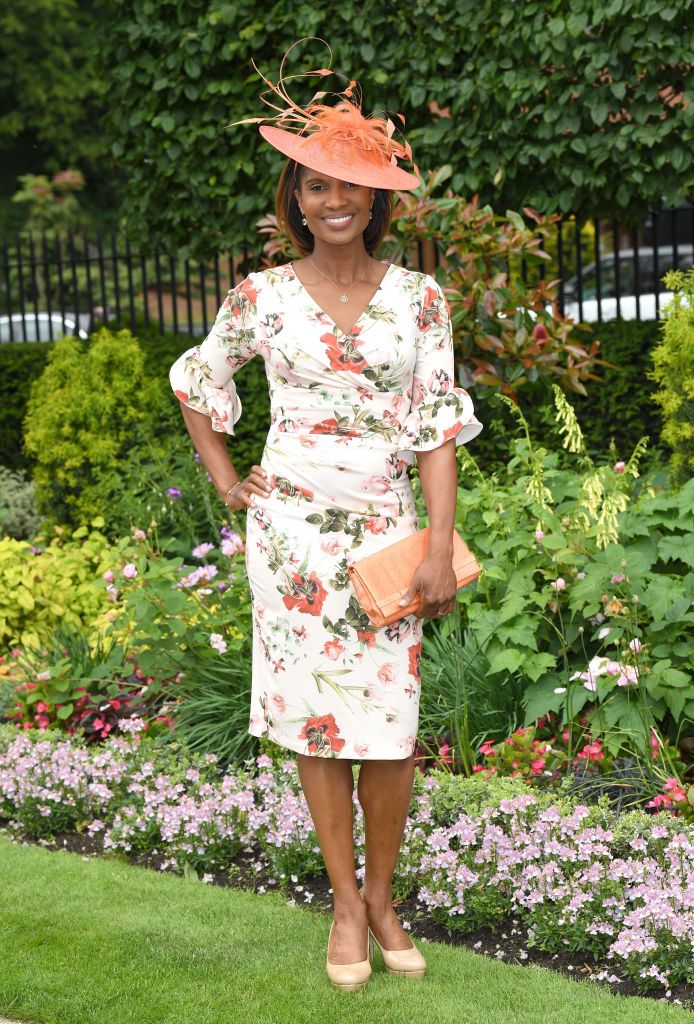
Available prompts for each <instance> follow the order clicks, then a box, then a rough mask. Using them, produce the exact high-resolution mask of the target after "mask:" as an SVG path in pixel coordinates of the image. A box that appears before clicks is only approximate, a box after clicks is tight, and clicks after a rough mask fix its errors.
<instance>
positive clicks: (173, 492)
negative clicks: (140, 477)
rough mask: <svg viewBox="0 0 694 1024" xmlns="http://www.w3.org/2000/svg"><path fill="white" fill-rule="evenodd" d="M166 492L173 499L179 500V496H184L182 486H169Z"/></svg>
mask: <svg viewBox="0 0 694 1024" xmlns="http://www.w3.org/2000/svg"><path fill="white" fill-rule="evenodd" d="M166 493H167V494H168V496H169V497H170V498H171V500H172V501H178V499H179V498H182V497H183V491H182V490H181V489H180V487H168V488H167V490H166Z"/></svg>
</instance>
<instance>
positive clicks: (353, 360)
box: [320, 327, 369, 373]
mask: <svg viewBox="0 0 694 1024" xmlns="http://www.w3.org/2000/svg"><path fill="white" fill-rule="evenodd" d="M360 330H361V328H359V327H355V328H354V330H353V331H352V332H351V333H350V334H343V335H342V337H341V338H338V336H337V335H336V334H334V333H333V332H332V331H331V332H330V333H329V334H321V339H320V340H321V341H322V342H323V344H324V345H325V347H326V350H327V355H328V359H329V361H330V368H331V369H332V370H351V371H352V373H363V372H364V370H366V369H368V366H369V364H368V363H367V361H366V360H365V359H364V357H363V355H362V354H361V352H359V351H358V347H359V346H360V345H361V341H360V339H359V338H358V334H359V333H360Z"/></svg>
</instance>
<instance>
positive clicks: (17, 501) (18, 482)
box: [0, 466, 40, 540]
mask: <svg viewBox="0 0 694 1024" xmlns="http://www.w3.org/2000/svg"><path fill="white" fill-rule="evenodd" d="M39 524H40V519H39V517H38V515H37V514H36V505H35V502H34V485H33V484H32V483H31V482H30V481H28V480H26V479H25V478H24V474H23V473H22V472H13V471H12V470H11V469H7V467H6V466H0V533H2V534H4V536H6V537H14V538H15V540H26V539H27V537H31V535H32V534H34V533H36V531H37V530H38V528H39Z"/></svg>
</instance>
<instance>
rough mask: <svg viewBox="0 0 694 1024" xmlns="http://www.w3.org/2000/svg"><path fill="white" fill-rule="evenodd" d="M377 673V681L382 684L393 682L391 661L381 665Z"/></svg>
mask: <svg viewBox="0 0 694 1024" xmlns="http://www.w3.org/2000/svg"><path fill="white" fill-rule="evenodd" d="M377 674H378V678H379V681H380V682H382V683H383V685H384V686H387V685H388V683H394V682H395V673H394V672H393V663H392V662H386V664H385V665H381V667H380V668H379V670H378V673H377Z"/></svg>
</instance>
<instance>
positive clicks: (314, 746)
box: [299, 715, 345, 754]
mask: <svg viewBox="0 0 694 1024" xmlns="http://www.w3.org/2000/svg"><path fill="white" fill-rule="evenodd" d="M339 732H340V729H339V726H338V725H337V722H336V721H335V718H334V716H333V715H320V716H319V717H316V718H307V719H306V722H305V723H304V726H303V728H302V730H301V732H300V733H299V739H300V740H308V750H309V753H310V754H322V753H323V751H325V750H333V751H335V753H336V754H339V752H340V751H341V750H342V748H343V747H344V745H345V741H344V740H342V739H340V738H339V736H338V734H339Z"/></svg>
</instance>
